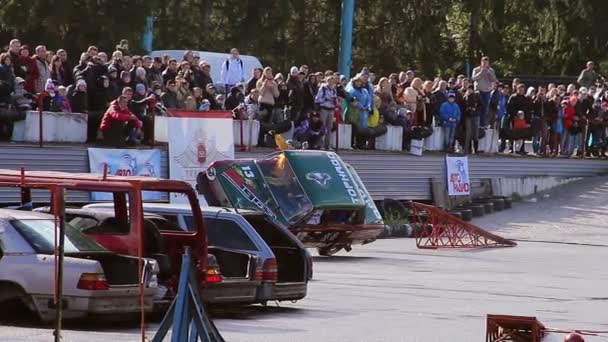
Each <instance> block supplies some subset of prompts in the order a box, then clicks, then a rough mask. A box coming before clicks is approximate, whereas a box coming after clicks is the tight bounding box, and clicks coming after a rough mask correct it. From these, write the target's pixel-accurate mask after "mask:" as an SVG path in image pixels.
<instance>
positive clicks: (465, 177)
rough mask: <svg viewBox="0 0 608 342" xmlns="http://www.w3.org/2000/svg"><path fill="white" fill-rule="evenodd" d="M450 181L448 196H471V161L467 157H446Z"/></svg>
mask: <svg viewBox="0 0 608 342" xmlns="http://www.w3.org/2000/svg"><path fill="white" fill-rule="evenodd" d="M445 164H446V170H447V180H448V195H450V196H463V195H470V194H471V180H470V179H469V160H468V159H467V157H445Z"/></svg>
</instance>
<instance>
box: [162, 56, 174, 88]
mask: <svg viewBox="0 0 608 342" xmlns="http://www.w3.org/2000/svg"><path fill="white" fill-rule="evenodd" d="M175 77H177V60H176V59H175V58H171V59H170V60H169V64H168V66H167V69H165V71H163V83H164V84H167V82H168V81H170V80H175Z"/></svg>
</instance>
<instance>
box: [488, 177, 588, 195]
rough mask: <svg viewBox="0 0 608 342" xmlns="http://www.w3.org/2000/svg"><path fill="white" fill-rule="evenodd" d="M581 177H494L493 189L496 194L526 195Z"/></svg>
mask: <svg viewBox="0 0 608 342" xmlns="http://www.w3.org/2000/svg"><path fill="white" fill-rule="evenodd" d="M579 179H581V177H570V178H561V177H522V178H496V179H492V191H493V194H494V195H496V196H512V195H514V194H518V195H519V196H522V197H525V196H530V195H533V194H535V193H537V192H542V191H547V190H550V189H553V188H555V187H557V186H560V185H563V184H567V183H570V182H572V181H576V180H579Z"/></svg>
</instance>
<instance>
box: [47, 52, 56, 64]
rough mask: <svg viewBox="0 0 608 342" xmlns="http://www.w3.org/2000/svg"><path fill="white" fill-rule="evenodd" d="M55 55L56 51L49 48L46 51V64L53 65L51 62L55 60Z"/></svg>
mask: <svg viewBox="0 0 608 342" xmlns="http://www.w3.org/2000/svg"><path fill="white" fill-rule="evenodd" d="M53 57H55V52H53V51H51V50H48V51H47V52H46V64H48V65H49V66H50V65H52V64H51V62H52V61H53Z"/></svg>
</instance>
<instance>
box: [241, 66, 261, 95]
mask: <svg viewBox="0 0 608 342" xmlns="http://www.w3.org/2000/svg"><path fill="white" fill-rule="evenodd" d="M263 72H264V70H262V68H255V69H253V75H252V76H251V78H250V79H249V81H247V88H246V90H245V95H249V93H250V92H251V91H252V90H253V89H255V88H256V85H257V83H258V80H259V79H260V77H262V73H263Z"/></svg>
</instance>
